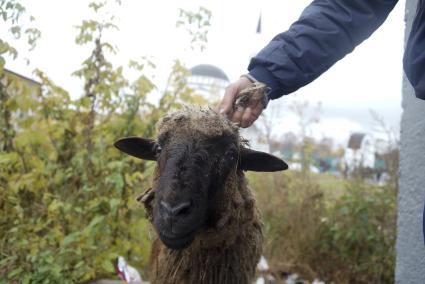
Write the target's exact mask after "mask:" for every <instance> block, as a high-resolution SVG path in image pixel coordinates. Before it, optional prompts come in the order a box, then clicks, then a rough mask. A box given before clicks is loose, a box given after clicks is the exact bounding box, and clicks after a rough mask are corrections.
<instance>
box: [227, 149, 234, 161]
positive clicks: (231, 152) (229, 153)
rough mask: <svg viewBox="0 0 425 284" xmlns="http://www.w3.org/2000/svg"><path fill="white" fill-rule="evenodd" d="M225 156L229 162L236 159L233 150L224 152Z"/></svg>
mask: <svg viewBox="0 0 425 284" xmlns="http://www.w3.org/2000/svg"><path fill="white" fill-rule="evenodd" d="M225 156H226V158H227V159H229V160H230V161H235V160H236V158H237V153H236V151H235V150H229V151H227V152H226V154H225Z"/></svg>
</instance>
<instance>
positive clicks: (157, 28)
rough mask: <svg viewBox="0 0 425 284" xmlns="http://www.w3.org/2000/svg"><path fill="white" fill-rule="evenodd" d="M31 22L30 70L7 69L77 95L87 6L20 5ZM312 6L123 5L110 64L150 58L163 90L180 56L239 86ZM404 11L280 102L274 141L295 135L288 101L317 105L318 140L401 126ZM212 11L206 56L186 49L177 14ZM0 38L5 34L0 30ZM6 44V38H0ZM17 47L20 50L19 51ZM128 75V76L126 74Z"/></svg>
mask: <svg viewBox="0 0 425 284" xmlns="http://www.w3.org/2000/svg"><path fill="white" fill-rule="evenodd" d="M22 2H23V3H24V4H25V5H26V7H27V10H28V13H30V14H32V15H34V16H35V18H36V25H37V27H38V28H39V29H40V30H41V32H42V38H41V40H40V41H39V43H38V45H37V48H36V49H35V50H34V51H33V52H32V53H31V54H29V55H27V54H25V53H24V52H21V55H22V56H21V58H23V57H25V56H28V57H29V58H30V59H31V64H30V66H26V65H25V64H24V63H23V61H22V60H18V61H15V62H10V61H9V62H8V63H7V66H6V67H7V68H9V69H12V70H14V71H16V72H19V73H22V74H24V75H31V71H32V70H33V69H34V68H35V67H37V68H40V69H42V70H43V71H45V72H46V73H47V74H48V76H50V77H51V78H52V79H53V80H54V81H55V82H56V83H57V84H58V85H60V86H62V87H64V88H65V89H67V90H69V91H70V92H71V93H72V94H74V96H78V95H79V94H80V93H81V82H79V81H78V80H77V79H76V78H73V77H71V75H70V74H71V73H72V72H73V71H75V70H76V69H78V68H79V66H80V64H81V62H82V61H83V60H84V59H85V58H86V57H87V56H88V55H89V52H90V50H89V49H88V48H81V47H78V46H76V45H75V43H74V39H75V36H76V29H75V28H74V26H75V25H78V24H80V23H81V21H82V20H83V19H87V18H89V17H90V16H91V15H90V12H89V10H88V8H87V3H88V1H84V0H74V1H65V0H40V1H30V0H26V1H22ZM310 2H311V1H309V0H280V1H272V0H263V1H240V0H233V1H219V0H215V1H214V0H203V1H195V0H185V1H182V0H173V1H165V0H156V1H144V0H123V1H122V5H121V6H120V7H114V8H113V9H112V13H114V14H116V15H117V18H118V21H117V24H118V26H119V27H120V30H119V31H117V32H114V33H111V34H109V35H108V36H109V38H110V40H111V41H113V42H114V43H115V44H116V45H117V47H118V49H119V53H118V54H117V56H115V57H114V58H113V62H114V63H115V64H117V65H127V63H128V61H129V60H130V59H137V58H140V57H141V56H144V55H148V56H152V58H153V61H154V62H155V63H156V64H157V69H156V70H155V72H154V73H152V75H153V76H155V77H154V81H155V82H156V84H157V86H158V87H159V88H160V89H161V88H163V87H164V86H165V78H166V77H167V76H168V74H169V71H170V66H171V64H172V62H173V60H174V59H176V58H179V59H182V61H183V62H184V63H185V64H186V65H187V67H192V66H193V65H196V64H199V63H209V64H213V65H216V66H218V67H220V68H221V69H222V70H223V71H224V72H225V73H226V74H227V75H228V77H229V78H230V80H231V81H233V80H236V79H237V78H238V77H239V76H240V75H241V74H243V73H245V72H246V67H247V65H248V62H249V58H250V56H252V55H253V54H255V53H256V52H258V51H259V50H260V49H261V48H262V47H263V46H264V45H266V44H267V43H268V42H269V41H270V40H271V38H272V37H273V36H275V35H276V34H277V33H280V32H282V31H285V30H286V29H287V28H288V27H289V25H290V24H291V23H292V22H293V21H295V20H296V19H297V18H298V16H299V15H300V13H301V12H302V10H303V8H305V6H306V5H308V4H309V3H310ZM404 5H405V1H403V0H402V1H400V2H399V3H398V5H397V7H396V8H395V10H394V11H393V12H392V13H391V15H390V16H389V18H388V20H387V21H386V22H385V23H384V25H383V26H382V27H381V28H380V29H379V30H378V31H377V32H376V33H375V34H373V35H372V36H371V38H369V39H368V40H366V41H365V42H364V43H363V44H362V45H361V46H359V47H358V48H356V50H355V51H354V52H353V53H352V54H350V55H348V56H347V57H346V58H344V59H343V60H341V61H340V62H338V63H337V64H336V65H335V66H334V67H332V68H331V69H330V70H329V71H328V72H327V73H325V74H324V75H322V76H321V77H320V78H319V79H317V80H316V81H315V82H313V83H312V84H310V85H309V86H307V87H305V88H303V89H301V90H299V91H298V92H297V94H296V96H294V95H289V96H286V97H285V98H283V99H280V100H278V101H273V102H272V103H273V104H279V107H280V108H281V109H282V110H283V111H282V117H281V118H280V119H276V121H277V123H276V126H275V129H274V133H275V135H276V136H279V135H280V134H282V133H284V132H287V131H297V128H296V125H297V121H296V118H295V117H294V116H293V115H291V114H290V112H289V110H288V109H287V108H286V106H287V105H289V104H290V103H291V100H293V99H296V100H300V101H305V100H308V101H310V102H311V104H315V103H316V102H321V104H322V106H323V115H322V121H321V123H320V124H319V125H317V126H315V127H314V131H315V135H316V136H331V137H334V138H336V139H337V140H338V141H344V140H346V139H348V135H349V134H350V133H351V132H354V131H365V132H372V131H373V128H372V119H371V116H370V114H369V110H375V111H377V112H378V113H380V114H382V115H383V116H384V118H385V120H386V122H387V124H388V125H390V126H392V127H395V128H398V124H399V120H400V115H401V80H402V53H403V36H404V35H403V32H404V21H403V17H404ZM199 6H204V7H206V8H208V9H210V10H211V12H212V19H211V27H210V30H209V43H208V46H207V49H206V51H205V52H202V53H200V52H193V51H192V50H190V49H189V48H188V42H187V37H186V36H185V34H184V32H183V31H182V30H180V29H177V28H176V25H175V23H176V20H177V17H178V8H179V7H181V8H185V9H193V10H197V8H198V7H199ZM260 12H261V13H262V24H263V25H262V34H260V35H259V34H256V33H255V30H256V26H257V20H258V16H259V13H260ZM0 32H1V33H2V34H4V33H5V31H4V28H3V30H2V29H1V28H0ZM2 38H3V36H2ZM18 47H19V46H18ZM127 74H128V76H130V77H131V74H130V73H127Z"/></svg>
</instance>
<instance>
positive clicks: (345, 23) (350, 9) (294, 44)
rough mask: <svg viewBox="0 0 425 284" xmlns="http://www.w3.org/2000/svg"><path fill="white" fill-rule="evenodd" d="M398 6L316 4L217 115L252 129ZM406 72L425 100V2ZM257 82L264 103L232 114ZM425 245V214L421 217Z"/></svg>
mask: <svg viewBox="0 0 425 284" xmlns="http://www.w3.org/2000/svg"><path fill="white" fill-rule="evenodd" d="M397 2H398V0H356V1H353V0H314V1H313V2H311V4H310V5H309V6H307V7H306V8H305V9H304V11H303V12H302V14H301V16H300V18H299V19H298V20H297V21H296V22H295V23H293V24H292V25H291V27H290V28H289V30H288V31H286V32H283V33H281V34H278V35H277V36H276V37H275V38H273V39H272V41H271V42H270V43H269V44H268V45H266V46H265V47H264V48H263V49H262V50H261V51H260V52H259V53H258V54H257V55H256V56H255V57H253V58H252V59H251V62H250V63H249V66H248V71H249V73H248V74H245V75H243V76H241V77H240V78H239V79H238V80H237V81H235V82H233V83H232V84H230V85H229V86H228V87H227V88H226V91H225V94H224V96H223V99H222V100H221V102H220V103H219V111H220V113H222V114H223V115H225V116H227V117H228V118H229V119H230V120H231V121H233V122H235V123H238V124H239V125H240V126H241V127H244V128H245V127H248V126H250V125H252V124H253V123H254V122H255V121H256V120H257V118H258V117H259V116H260V114H261V113H262V111H263V109H264V108H266V107H267V104H268V101H269V100H270V99H271V100H273V99H277V98H279V97H281V96H283V95H287V94H290V93H292V92H294V91H296V90H297V89H299V88H301V87H303V86H305V85H307V84H309V83H310V82H312V81H313V80H315V79H316V78H317V77H319V76H320V75H321V74H322V73H324V72H325V71H326V70H328V69H329V68H330V67H331V66H332V65H333V64H334V63H335V62H337V61H338V60H340V59H342V58H343V57H344V56H345V55H346V54H348V53H350V52H352V51H353V50H354V48H355V47H356V46H357V45H359V44H360V43H361V42H363V41H364V40H365V39H367V38H368V37H369V36H370V35H371V34H372V33H373V32H374V31H375V30H376V29H378V28H379V26H381V24H382V23H383V22H384V21H385V19H386V18H387V16H388V14H389V13H390V12H391V11H392V9H393V8H394V7H395V5H396V4H397ZM403 67H404V71H405V73H406V77H407V78H408V80H409V81H410V83H411V84H412V86H413V88H414V90H415V95H416V97H417V98H419V99H422V100H425V0H419V1H418V6H417V11H416V16H415V19H414V21H413V24H412V29H411V32H410V35H409V38H408V41H407V44H406V47H405V52H404V56H403ZM255 82H260V83H263V84H265V85H266V86H267V87H268V89H269V92H268V94H267V96H266V97H265V98H266V100H264V99H263V100H257V101H255V100H252V102H251V103H250V104H249V105H247V106H246V107H242V106H239V107H237V108H236V109H234V108H233V103H234V101H235V99H236V95H237V94H238V93H239V92H240V91H241V90H243V89H245V88H246V87H248V86H249V85H251V84H252V83H255ZM423 237H424V243H425V208H424V211H423Z"/></svg>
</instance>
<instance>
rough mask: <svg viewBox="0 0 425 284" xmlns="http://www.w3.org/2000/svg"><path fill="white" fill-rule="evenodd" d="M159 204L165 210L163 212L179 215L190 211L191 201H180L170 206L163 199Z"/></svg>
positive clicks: (173, 215)
mask: <svg viewBox="0 0 425 284" xmlns="http://www.w3.org/2000/svg"><path fill="white" fill-rule="evenodd" d="M161 206H162V208H163V209H164V210H165V212H166V213H167V214H168V215H169V216H171V217H179V216H182V215H186V214H187V213H189V211H190V207H191V203H190V202H189V201H186V202H182V203H180V204H177V205H175V206H171V205H170V204H169V203H167V202H165V201H161Z"/></svg>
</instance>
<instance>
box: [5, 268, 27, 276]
mask: <svg viewBox="0 0 425 284" xmlns="http://www.w3.org/2000/svg"><path fill="white" fill-rule="evenodd" d="M23 271H24V270H23V269H22V268H21V267H19V268H16V269H14V270H12V271H11V272H10V273H9V274H7V277H9V278H13V277H14V276H16V275H18V274H20V273H21V272H23Z"/></svg>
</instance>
